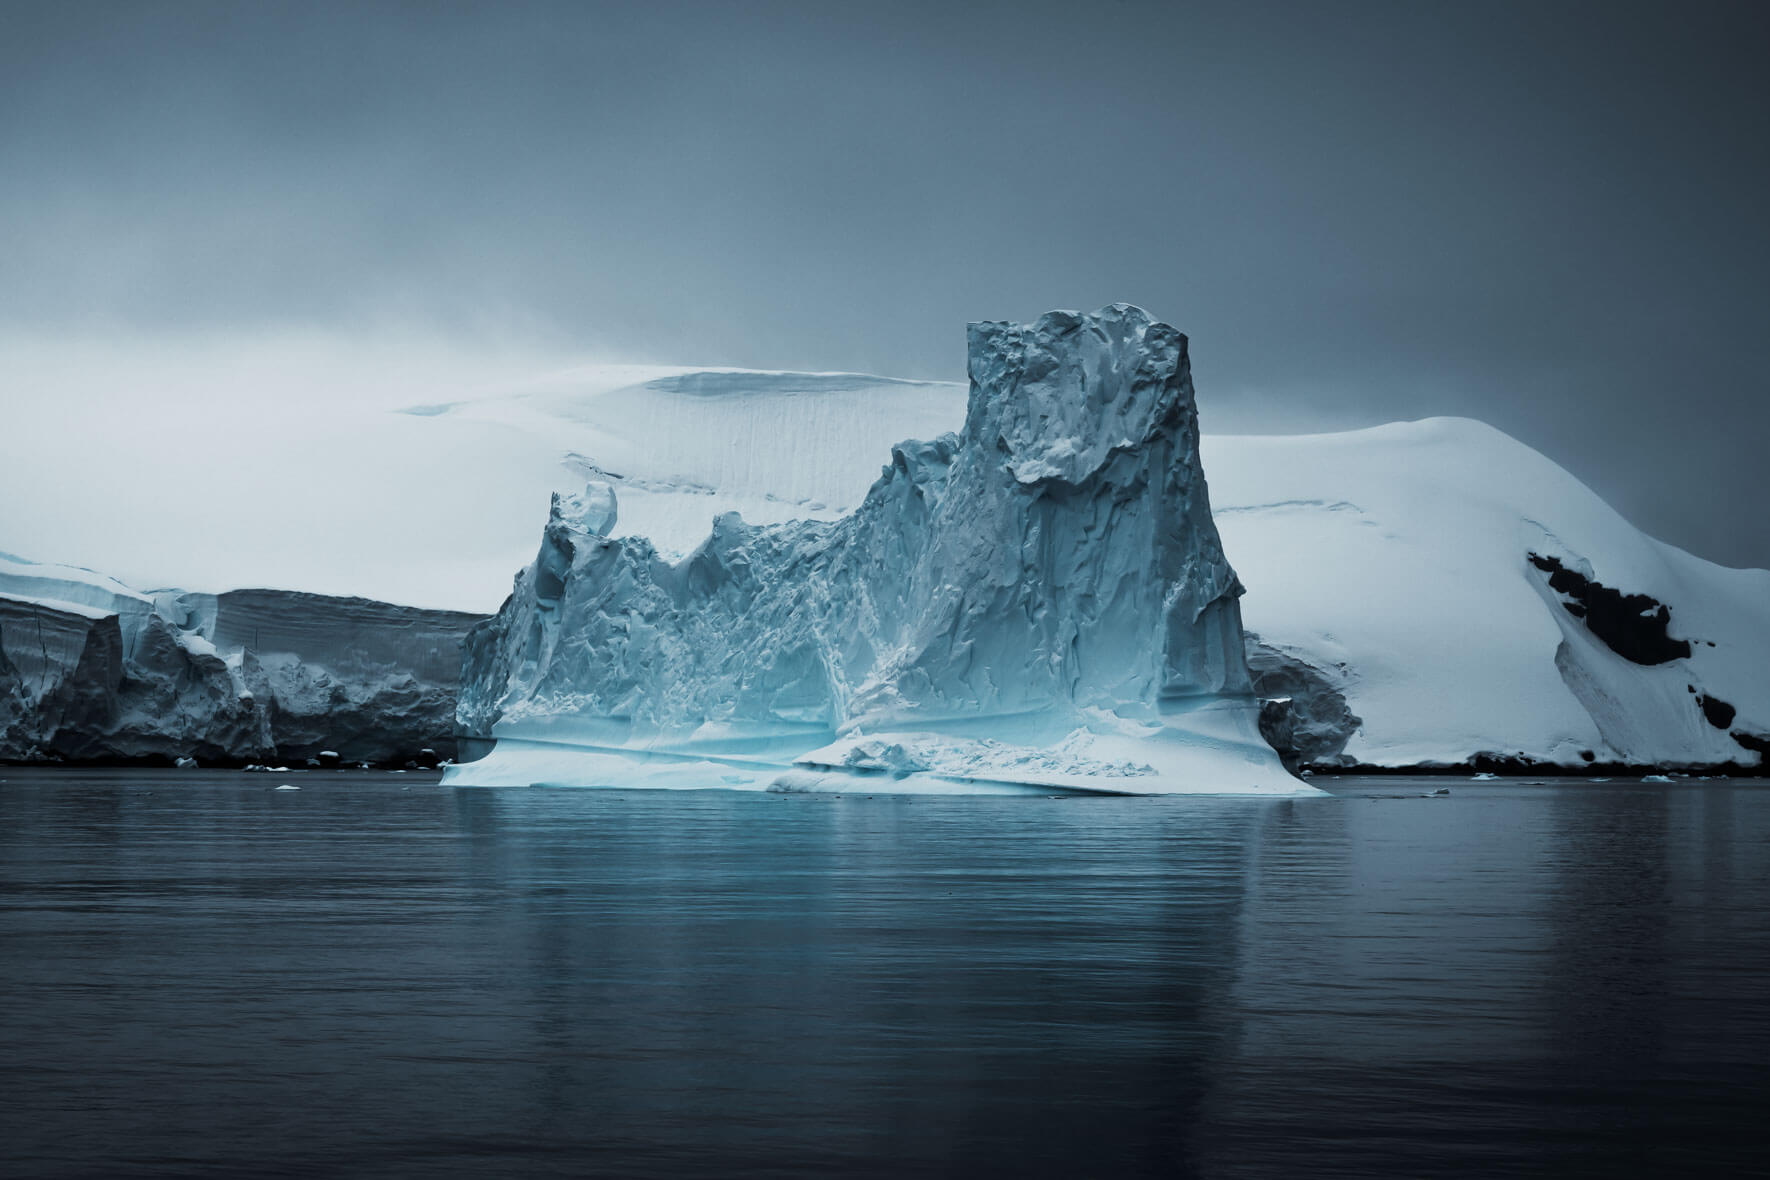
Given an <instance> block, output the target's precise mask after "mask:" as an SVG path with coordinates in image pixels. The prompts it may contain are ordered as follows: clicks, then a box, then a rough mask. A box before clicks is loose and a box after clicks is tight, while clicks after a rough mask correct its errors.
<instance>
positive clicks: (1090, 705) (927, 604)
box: [456, 304, 1298, 791]
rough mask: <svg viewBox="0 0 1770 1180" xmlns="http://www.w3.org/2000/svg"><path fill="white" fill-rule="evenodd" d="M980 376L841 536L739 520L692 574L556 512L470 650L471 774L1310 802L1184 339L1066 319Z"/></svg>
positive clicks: (1045, 323)
mask: <svg viewBox="0 0 1770 1180" xmlns="http://www.w3.org/2000/svg"><path fill="white" fill-rule="evenodd" d="M969 369H970V378H971V391H970V399H969V404H968V408H967V412H966V420H965V426H964V429H963V431H962V432H961V433H960V434H959V435H950V434H949V435H945V436H943V437H941V438H939V439H936V440H934V441H933V442H929V443H920V442H907V443H902V444H899V445H898V446H896V447H894V448H892V451H891V462H890V464H889V465H888V466H887V467H886V468H885V470H884V471H883V473H882V474H881V476H880V478H879V480H878V481H877V482H876V483H875V484H874V485H873V487H872V489H871V490H870V491H869V492H868V494H867V497H866V499H865V501H864V502H863V503H862V504H861V506H860V507H859V508H858V509H857V510H856V511H855V512H854V513H853V514H852V515H850V516H847V517H844V518H843V519H841V520H837V521H833V522H795V523H791V524H784V525H775V526H768V527H756V526H751V525H747V524H745V523H744V522H743V521H742V520H741V519H739V518H738V517H737V516H736V515H734V514H728V515H725V516H721V517H719V518H717V519H716V520H715V521H714V522H713V530H712V534H711V535H710V536H709V537H708V538H707V540H706V541H705V542H704V543H703V544H702V545H701V546H700V548H699V549H697V550H696V551H695V552H694V553H693V554H691V555H690V556H689V557H687V558H686V559H684V560H683V561H682V562H680V563H679V564H674V565H672V564H669V563H667V562H665V561H663V560H662V559H660V558H659V556H658V555H657V553H656V551H655V550H654V549H653V548H652V546H651V545H650V544H649V543H648V542H646V541H645V540H643V539H641V538H633V537H627V538H618V539H610V538H608V537H606V536H604V535H602V534H601V531H598V530H595V529H589V528H584V527H581V526H578V525H575V524H574V521H573V520H571V519H567V517H569V516H572V515H573V514H572V513H566V512H564V509H563V508H562V506H561V504H560V503H558V502H556V503H555V506H554V514H553V517H554V518H553V520H552V521H551V522H550V524H549V525H548V528H547V532H546V542H545V544H544V545H543V550H542V553H541V555H540V558H539V559H538V560H537V562H536V564H535V565H532V566H530V567H529V568H528V569H527V570H525V571H523V572H522V573H521V574H519V575H518V577H517V582H516V587H515V590H514V591H513V593H512V595H511V597H510V599H509V601H507V602H506V603H505V605H504V608H503V609H502V610H501V611H500V612H499V614H498V615H497V617H496V618H494V619H493V620H491V621H489V622H488V623H486V624H484V625H483V626H482V627H481V628H480V629H479V630H478V631H476V632H475V633H474V634H473V636H472V637H471V638H470V639H469V642H468V645H467V661H466V667H465V669H464V675H463V683H462V695H461V705H460V713H459V720H460V723H461V725H462V727H463V729H464V730H465V731H466V732H467V733H469V734H471V735H475V736H480V737H493V738H496V739H497V742H498V746H497V749H496V750H494V752H493V754H492V755H491V757H490V758H488V759H487V760H486V761H485V762H484V763H477V764H474V765H472V766H468V767H464V768H462V769H461V770H460V771H458V772H456V777H457V778H458V779H459V780H460V781H484V782H499V781H524V782H527V781H571V782H583V783H585V784H586V785H593V784H594V785H600V784H604V783H606V784H607V785H617V786H618V785H638V780H641V779H646V780H651V779H657V778H659V777H660V773H661V772H660V770H659V762H660V760H662V761H667V762H668V763H669V764H670V765H671V766H673V767H676V768H677V771H676V772H673V773H671V774H662V776H661V777H662V778H664V779H669V780H670V781H669V782H667V783H664V784H663V785H703V786H713V785H721V780H723V781H724V782H726V783H728V784H729V785H760V786H767V785H774V786H778V787H793V786H801V787H803V786H807V785H830V784H831V783H833V782H840V781H842V780H841V778H840V777H839V772H842V771H845V770H853V771H889V772H892V777H891V778H890V783H892V784H896V785H898V786H901V787H903V789H928V788H930V787H931V785H941V786H943V789H956V786H957V785H962V784H971V785H974V786H975V785H977V784H994V785H996V786H1003V785H1005V784H1034V785H1044V786H1061V787H1068V788H1071V789H1113V790H1138V791H1165V790H1249V789H1255V790H1284V791H1290V790H1295V789H1297V788H1298V784H1296V783H1295V782H1294V780H1289V779H1288V778H1286V777H1285V776H1284V775H1283V772H1282V770H1280V769H1279V768H1278V764H1277V760H1276V758H1275V757H1274V756H1273V755H1272V753H1271V751H1270V750H1269V749H1267V748H1266V747H1265V746H1264V745H1263V743H1261V741H1260V739H1259V737H1258V734H1257V731H1256V729H1255V706H1254V702H1253V700H1252V698H1251V695H1250V689H1249V681H1248V672H1247V667H1246V664H1245V662H1244V659H1243V656H1242V634H1241V620H1240V614H1239V609H1238V606H1237V602H1236V599H1237V596H1238V595H1239V594H1240V593H1241V587H1240V584H1239V583H1238V582H1237V581H1236V578H1235V574H1234V571H1232V570H1231V569H1230V567H1229V564H1228V562H1227V561H1226V560H1225V558H1224V555H1223V550H1222V546H1221V544H1220V542H1219V541H1218V537H1217V530H1216V526H1215V524H1214V523H1213V522H1212V519H1211V513H1210V504H1209V499H1208V496H1207V492H1206V488H1205V481H1204V473H1203V471H1202V470H1201V469H1200V466H1199V456H1198V421H1197V412H1196V409H1195V406H1194V404H1193V391H1192V380H1191V374H1190V371H1189V368H1188V363H1187V353H1186V337H1185V336H1183V335H1181V334H1180V333H1179V332H1178V331H1176V330H1175V329H1173V328H1171V327H1169V326H1168V325H1166V324H1162V323H1157V322H1154V321H1152V320H1151V319H1150V318H1149V316H1148V315H1147V314H1146V313H1144V312H1143V311H1142V310H1140V309H1138V308H1135V307H1131V306H1128V305H1126V304H1114V305H1112V306H1110V307H1106V308H1102V309H1101V310H1100V311H1097V312H1094V313H1093V314H1090V315H1080V314H1077V313H1074V312H1051V313H1049V314H1047V315H1045V316H1043V317H1041V318H1040V319H1039V320H1038V321H1037V322H1035V323H1032V324H1025V325H1020V324H1005V323H983V324H973V325H971V328H970V333H969ZM660 445H667V440H661V443H660ZM604 491H605V490H601V489H599V490H598V492H597V494H598V495H601V494H603V492H604ZM611 502H612V501H611ZM568 506H569V505H568ZM611 515H612V514H611ZM542 747H545V752H544V753H543V752H542ZM813 747H822V748H818V749H814V748H813ZM574 754H575V755H576V756H575V757H574V756H573V755H574ZM692 760H704V761H703V764H702V766H701V768H700V769H698V770H694V769H687V768H688V767H690V766H692ZM709 767H717V773H713V772H712V771H710V770H709V769H708V768H709ZM795 768H796V769H795ZM788 771H792V773H786V772H788ZM697 773H698V774H699V775H700V776H701V778H700V779H699V780H697V779H696V778H695V775H696V774H697ZM537 774H538V775H540V776H541V778H540V779H537V778H536V777H535V776H536V775H537ZM624 776H625V777H624ZM820 776H822V777H820ZM831 776H838V777H834V778H832V777H831ZM1213 776H1214V777H1213ZM678 779H680V780H681V781H677V780H678ZM867 789H868V790H879V789H890V788H889V787H888V786H883V785H880V784H876V783H872V782H869V783H868V785H867Z"/></svg>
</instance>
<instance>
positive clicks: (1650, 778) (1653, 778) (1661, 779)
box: [1641, 774, 1672, 783]
mask: <svg viewBox="0 0 1770 1180" xmlns="http://www.w3.org/2000/svg"><path fill="white" fill-rule="evenodd" d="M1641 781H1642V782H1644V783H1669V782H1671V781H1672V780H1671V778H1670V777H1669V776H1667V775H1663V774H1644V775H1642V776H1641Z"/></svg>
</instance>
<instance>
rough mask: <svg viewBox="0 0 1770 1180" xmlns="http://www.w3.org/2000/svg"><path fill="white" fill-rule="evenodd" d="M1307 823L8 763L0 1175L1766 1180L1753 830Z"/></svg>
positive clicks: (1419, 814) (1763, 975)
mask: <svg viewBox="0 0 1770 1180" xmlns="http://www.w3.org/2000/svg"><path fill="white" fill-rule="evenodd" d="M282 782H288V783H293V784H296V785H298V786H299V787H300V788H301V789H300V790H298V791H276V790H274V789H273V788H274V787H275V786H277V785H278V784H279V783H282ZM1324 785H1326V786H1327V787H1328V788H1329V789H1330V790H1331V791H1332V792H1333V797H1331V798H1320V799H1305V800H1290V801H1272V800H1246V799H1233V798H1175V797H1170V798H1143V799H1088V798H1064V799H1042V798H914V799H902V798H887V797H878V798H872V799H869V798H865V797H861V796H853V795H850V796H846V797H841V798H834V797H816V796H809V797H808V796H773V795H757V794H737V793H729V792H720V791H706V792H688V793H638V792H634V793H628V792H602V791H572V790H487V789H472V788H467V789H452V788H444V787H440V786H438V785H436V783H435V782H434V776H420V775H416V774H409V775H388V774H356V773H345V772H333V771H311V772H306V773H297V774H289V775H282V776H274V775H264V774H250V775H248V774H237V773H228V772H209V771H195V772H190V771H148V772H142V771H68V770H62V771H35V770H23V769H18V768H0V1174H5V1175H8V1176H95V1177H98V1176H122V1175H143V1174H164V1175H179V1176H207V1175H246V1174H251V1175H288V1176H439V1175H450V1176H468V1175H472V1176H480V1175H483V1176H501V1175H609V1176H623V1177H629V1176H630V1177H644V1176H684V1175H696V1176H721V1177H723V1176H807V1175H816V1174H840V1175H863V1176H878V1177H887V1176H891V1177H895V1176H920V1175H950V1176H1063V1177H1069V1176H1129V1175H1148V1176H1184V1175H1190V1174H1198V1175H1206V1176H1303V1175H1308V1176H1373V1175H1392V1176H1452V1175H1470V1176H1493V1175H1509V1174H1519V1175H1522V1174H1531V1175H1549V1174H1553V1175H1589V1176H1616V1175H1663V1176H1680V1175H1690V1174H1696V1173H1707V1174H1713V1175H1729V1174H1738V1173H1741V1172H1747V1171H1752V1170H1760V1171H1761V1170H1762V1169H1764V1168H1765V1167H1766V1166H1770V1154H1767V1153H1770V786H1766V785H1765V784H1763V783H1747V782H1740V781H1732V782H1725V781H1715V782H1702V781H1695V780H1680V781H1676V782H1673V783H1671V784H1652V783H1648V784H1643V783H1640V782H1636V781H1616V782H1610V783H1597V782H1566V783H1558V784H1553V785H1551V784H1546V783H1534V784H1532V783H1520V782H1469V781H1467V780H1463V779H1447V778H1432V779H1400V778H1380V779H1348V780H1341V781H1337V782H1335V781H1324ZM1444 786H1448V787H1450V788H1451V792H1452V793H1451V794H1450V795H1449V796H1448V797H1440V798H1422V797H1421V796H1422V794H1423V793H1425V792H1429V791H1432V790H1435V789H1437V788H1439V787H1444Z"/></svg>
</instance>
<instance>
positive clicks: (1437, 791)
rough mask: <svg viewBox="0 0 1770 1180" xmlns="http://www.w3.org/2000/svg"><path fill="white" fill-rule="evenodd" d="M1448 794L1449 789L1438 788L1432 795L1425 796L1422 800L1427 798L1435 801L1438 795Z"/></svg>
mask: <svg viewBox="0 0 1770 1180" xmlns="http://www.w3.org/2000/svg"><path fill="white" fill-rule="evenodd" d="M1448 794H1450V788H1449V787H1439V788H1438V789H1437V790H1436V791H1433V792H1432V793H1431V794H1430V795H1426V796H1424V798H1427V799H1436V798H1438V796H1440V795H1448Z"/></svg>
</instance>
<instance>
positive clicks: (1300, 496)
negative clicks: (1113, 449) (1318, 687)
mask: <svg viewBox="0 0 1770 1180" xmlns="http://www.w3.org/2000/svg"><path fill="white" fill-rule="evenodd" d="M1204 457H1205V464H1206V469H1207V470H1208V471H1209V472H1210V476H1211V495H1212V502H1213V503H1214V504H1215V506H1216V513H1217V523H1218V527H1219V529H1220V530H1221V532H1222V534H1223V544H1224V548H1225V550H1226V551H1227V552H1228V554H1229V556H1230V559H1231V560H1232V561H1234V562H1235V564H1236V568H1237V569H1238V570H1239V571H1240V573H1241V575H1242V578H1243V580H1244V581H1245V582H1246V584H1247V586H1248V595H1247V598H1246V600H1245V602H1244V604H1243V610H1244V615H1245V617H1246V620H1247V626H1248V629H1249V631H1251V632H1254V633H1256V634H1258V636H1259V637H1260V639H1261V640H1262V641H1264V642H1265V643H1266V644H1268V645H1270V646H1271V647H1273V648H1275V649H1277V650H1278V651H1280V652H1283V653H1288V654H1290V655H1292V656H1294V657H1297V658H1299V659H1301V660H1303V661H1305V662H1307V663H1308V664H1310V665H1312V666H1313V667H1315V668H1316V669H1319V670H1320V671H1321V672H1322V673H1323V674H1324V677H1325V679H1326V680H1327V681H1328V682H1329V683H1331V684H1332V685H1334V686H1336V687H1338V688H1339V689H1340V691H1342V692H1343V693H1344V696H1345V700H1346V704H1347V707H1348V708H1349V709H1350V710H1351V712H1352V713H1353V714H1355V715H1356V716H1357V717H1358V718H1360V719H1362V724H1361V725H1360V726H1359V728H1358V730H1357V732H1356V733H1354V734H1353V735H1352V736H1351V739H1350V741H1349V742H1348V743H1347V745H1346V748H1345V755H1346V756H1347V757H1348V758H1350V759H1352V760H1355V761H1358V762H1362V763H1369V764H1375V765H1383V766H1398V765H1410V764H1417V763H1425V762H1460V761H1463V760H1465V759H1468V758H1470V757H1472V756H1474V755H1477V754H1481V753H1489V754H1494V755H1500V756H1518V755H1522V756H1524V757H1526V758H1530V759H1536V760H1541V761H1546V762H1553V763H1559V764H1562V765H1567V766H1578V765H1580V764H1582V763H1583V762H1586V761H1591V760H1593V759H1595V760H1597V761H1600V762H1628V763H1635V764H1667V763H1672V764H1704V763H1723V762H1740V763H1743V764H1746V765H1751V764H1753V763H1754V761H1755V750H1756V749H1757V741H1758V739H1757V736H1754V735H1765V734H1770V571H1765V570H1734V569H1726V568H1723V567H1721V566H1717V565H1714V564H1712V563H1710V562H1706V561H1703V560H1701V559H1699V558H1696V557H1692V556H1691V555H1690V554H1688V553H1685V552H1683V551H1682V550H1680V549H1677V548H1675V547H1673V546H1670V545H1666V544H1663V543H1661V542H1659V541H1656V540H1654V539H1652V538H1651V537H1648V536H1646V535H1644V534H1643V533H1641V532H1640V531H1639V530H1638V529H1636V528H1634V527H1633V526H1631V525H1630V524H1629V523H1628V522H1627V521H1626V520H1624V519H1623V518H1622V517H1620V516H1619V515H1617V513H1616V512H1615V511H1613V510H1612V509H1611V508H1610V507H1609V506H1608V505H1607V504H1605V503H1604V502H1603V501H1602V500H1600V499H1599V498H1598V497H1597V496H1596V495H1595V494H1593V492H1592V491H1591V490H1590V489H1588V488H1587V487H1585V486H1584V485H1583V484H1581V483H1580V482H1579V481H1578V480H1576V479H1574V478H1573V477H1572V476H1571V475H1569V474H1568V473H1567V472H1566V471H1564V470H1563V469H1562V468H1560V467H1559V466H1557V465H1556V464H1554V463H1553V462H1551V461H1550V460H1548V459H1547V458H1545V457H1544V456H1542V455H1540V454H1538V453H1537V452H1535V451H1533V450H1531V449H1530V448H1529V447H1526V446H1524V445H1523V444H1521V443H1519V442H1517V441H1516V440H1514V439H1512V438H1510V437H1508V436H1507V435H1505V434H1502V433H1500V432H1499V431H1497V430H1494V429H1492V428H1491V427H1488V426H1484V425H1482V424H1481V423H1479V422H1474V421H1470V420H1468V419H1446V418H1438V419H1429V420H1427V421H1423V422H1410V423H1396V424H1393V425H1389V426H1382V427H1377V428H1374V429H1370V430H1359V431H1352V432H1348V433H1344V434H1326V435H1307V436H1290V437H1245V436H1244V437H1207V439H1206V440H1205V444H1204ZM1533 554H1535V555H1537V557H1538V558H1539V559H1541V560H1540V561H1539V562H1533V561H1532V559H1531V556H1532V555H1533ZM1550 559H1553V561H1551V560H1550ZM1554 562H1559V563H1560V564H1561V565H1562V566H1564V567H1566V569H1567V570H1568V571H1570V572H1572V573H1576V574H1577V575H1578V577H1571V576H1567V575H1563V576H1562V577H1561V578H1560V579H1559V580H1560V581H1562V582H1563V583H1564V584H1566V585H1568V586H1570V587H1576V586H1577V584H1578V582H1580V581H1582V580H1583V581H1587V582H1592V583H1598V584H1601V585H1602V586H1603V587H1607V588H1609V589H1611V590H1614V591H1618V592H1621V594H1623V595H1644V596H1646V598H1647V599H1651V600H1652V601H1651V602H1649V601H1645V600H1641V601H1633V602H1628V601H1619V602H1618V603H1617V605H1616V609H1613V610H1611V611H1610V612H1609V614H1610V615H1612V616H1618V615H1620V616H1621V618H1622V619H1623V622H1622V623H1618V622H1616V621H1615V619H1614V618H1612V619H1610V620H1608V621H1607V620H1606V618H1605V610H1604V606H1603V601H1602V600H1603V598H1604V596H1603V595H1602V594H1601V593H1600V594H1598V595H1596V596H1594V594H1593V592H1591V591H1589V590H1587V591H1585V593H1586V596H1587V598H1588V599H1594V600H1595V602H1596V605H1594V602H1587V603H1583V604H1582V603H1581V602H1579V601H1578V600H1577V599H1576V598H1574V597H1572V596H1571V595H1569V594H1564V593H1561V592H1559V591H1557V590H1556V589H1554V588H1552V587H1551V586H1550V580H1551V577H1552V576H1553V573H1552V570H1553V564H1554ZM1545 565H1546V566H1549V567H1550V568H1549V569H1544V568H1539V566H1545ZM1568 603H1571V604H1572V605H1573V607H1574V608H1575V609H1574V610H1569V609H1568V606H1567V605H1565V604H1568ZM1660 605H1663V606H1664V607H1665V608H1666V610H1667V614H1668V617H1667V619H1666V620H1665V621H1664V622H1663V623H1660V622H1658V621H1657V620H1656V619H1655V617H1654V616H1655V615H1656V614H1657V609H1658V607H1659V606H1660ZM1582 614H1583V617H1581V616H1582ZM1595 632H1604V633H1606V634H1607V635H1608V641H1607V639H1606V637H1605V635H1601V634H1599V633H1595ZM1656 645H1657V646H1656ZM1686 645H1687V646H1686ZM1618 647H1621V648H1622V649H1623V650H1624V651H1625V652H1627V653H1629V654H1626V655H1625V654H1622V653H1621V652H1619V651H1618V650H1617V648H1618ZM1631 655H1632V656H1633V657H1634V658H1630V656H1631ZM1643 658H1647V659H1656V660H1660V661H1661V662H1655V663H1641V662H1637V661H1638V660H1640V659H1643ZM1705 706H1706V707H1705ZM1736 733H1737V734H1739V735H1741V736H1742V738H1743V741H1742V740H1741V739H1740V738H1736V737H1734V736H1733V735H1734V734H1736Z"/></svg>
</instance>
